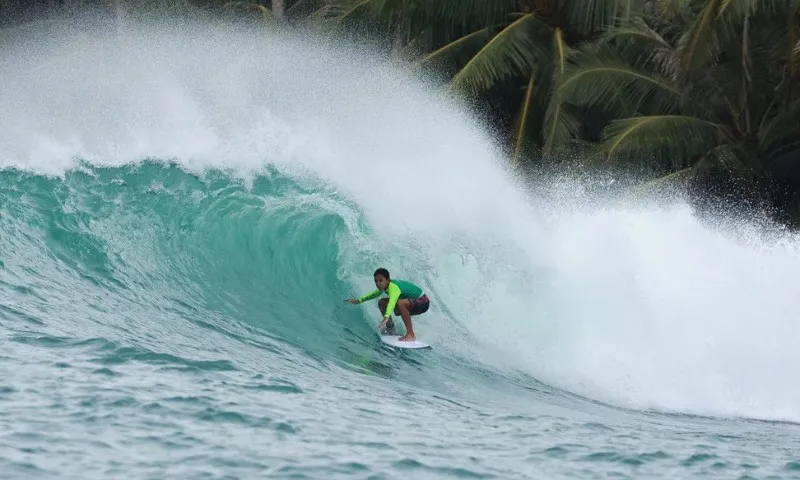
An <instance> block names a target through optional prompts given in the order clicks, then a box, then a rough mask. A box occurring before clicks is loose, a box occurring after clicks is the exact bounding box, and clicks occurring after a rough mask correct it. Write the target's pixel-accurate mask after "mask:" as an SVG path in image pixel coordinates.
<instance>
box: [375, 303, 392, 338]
mask: <svg viewBox="0 0 800 480" xmlns="http://www.w3.org/2000/svg"><path fill="white" fill-rule="evenodd" d="M388 304H389V299H388V298H381V299H380V300H378V309H379V310H380V311H381V317H383V316H384V315H386V305H388ZM383 333H385V334H386V335H395V331H394V321H392V319H391V318H390V319H389V321H388V322H386V326H385V327H384V330H383Z"/></svg>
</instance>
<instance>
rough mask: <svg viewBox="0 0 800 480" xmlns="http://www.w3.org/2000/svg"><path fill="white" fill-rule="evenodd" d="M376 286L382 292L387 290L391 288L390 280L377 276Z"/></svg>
mask: <svg viewBox="0 0 800 480" xmlns="http://www.w3.org/2000/svg"><path fill="white" fill-rule="evenodd" d="M375 286H376V287H378V288H380V289H381V290H386V287H388V286H389V279H388V278H386V277H384V276H383V275H375Z"/></svg>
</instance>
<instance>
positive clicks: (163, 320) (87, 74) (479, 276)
mask: <svg viewBox="0 0 800 480" xmlns="http://www.w3.org/2000/svg"><path fill="white" fill-rule="evenodd" d="M57 25H58V24H56V26H52V25H51V26H50V27H45V26H42V27H40V28H33V29H26V30H22V31H19V32H15V33H12V34H7V36H6V37H4V38H3V42H2V43H0V86H2V88H0V107H1V108H2V115H0V228H1V230H0V231H2V236H0V333H2V338H3V342H2V345H3V348H2V352H0V425H2V432H3V433H2V434H0V472H2V477H3V478H7V479H12V478H37V479H39V478H59V479H64V478H76V479H78V478H80V479H95V478H180V479H184V478H326V479H327V478H370V479H380V478H387V479H388V478H415V479H417V478H419V479H425V478H436V479H439V478H607V477H617V478H692V477H701V478H797V477H800V451H799V450H798V446H799V445H798V440H799V439H800V428H799V427H798V425H797V422H800V403H798V398H800V382H798V380H797V378H796V377H795V376H794V375H795V374H796V368H797V366H798V365H800V350H798V349H797V347H796V343H797V339H798V334H800V328H798V324H800V322H798V319H797V311H798V309H800V296H798V288H797V285H798V281H797V272H798V271H800V249H798V247H799V246H800V241H798V239H797V238H796V237H795V236H794V235H793V234H790V233H785V232H781V231H780V230H779V229H772V230H770V232H768V233H764V231H763V229H762V227H761V226H759V225H755V224H753V225H748V224H741V223H737V224H732V223H727V224H726V223H724V222H723V223H718V224H714V223H709V222H707V221H702V220H700V219H699V218H698V217H697V216H696V215H695V214H694V212H693V210H692V209H691V208H690V206H689V205H688V204H687V203H686V202H685V201H683V200H681V199H680V198H679V197H678V198H671V199H669V200H663V199H662V201H653V202H630V201H612V200H609V199H607V198H605V197H604V198H597V197H595V196H593V194H592V193H591V190H587V189H585V188H584V186H583V185H582V184H581V182H579V181H577V180H574V179H570V178H569V177H559V178H553V179H539V182H538V184H539V185H546V186H547V188H541V189H539V190H537V189H536V188H533V187H530V185H528V184H527V183H525V182H522V181H521V180H520V179H518V178H517V177H515V175H514V174H513V173H512V169H510V168H508V167H507V166H506V165H507V160H506V159H504V158H503V154H502V151H501V149H499V148H498V147H497V146H496V144H495V140H494V136H493V134H492V132H491V131H489V129H488V128H487V127H486V126H485V125H483V124H482V123H481V122H479V121H478V120H477V119H476V117H475V115H473V114H472V113H471V112H470V110H469V109H468V108H467V107H466V106H465V105H464V104H462V103H461V102H460V101H459V99H458V98H455V97H452V96H449V95H448V94H447V93H446V91H444V90H443V89H441V88H438V87H437V86H436V85H431V84H429V83H426V81H425V80H423V79H422V78H421V77H420V76H419V75H418V73H417V72H415V71H414V70H412V69H410V68H409V67H408V66H405V65H403V64H400V63H398V62H395V61H391V60H389V59H386V58H384V57H382V56H381V55H378V54H376V53H374V52H370V51H369V50H368V49H367V48H365V47H363V46H355V45H348V44H345V43H344V42H342V41H332V40H323V39H322V38H320V37H318V36H315V35H313V34H311V33H309V32H303V33H300V32H298V31H293V32H288V31H280V30H279V29H278V30H270V29H265V28H252V27H243V26H241V25H236V26H234V25H225V24H221V23H196V24H194V23H189V22H183V23H181V24H171V25H166V26H165V25H161V26H153V25H150V26H146V27H145V26H139V25H134V24H133V23H131V24H128V25H127V26H126V27H125V28H123V29H121V30H115V29H114V28H96V26H95V27H91V28H90V27H86V28H69V27H59V26H57ZM378 267H386V268H388V269H389V271H390V272H391V273H392V275H393V276H394V277H397V278H404V279H408V280H411V281H412V282H414V283H417V284H418V285H421V286H422V287H423V288H424V289H425V291H426V292H427V293H428V295H429V296H430V297H431V301H432V303H431V309H430V311H429V312H428V313H426V314H425V315H422V316H420V317H416V318H415V330H416V333H417V336H418V338H420V339H423V340H424V341H426V342H429V343H431V344H432V345H433V347H434V348H433V349H432V350H430V351H413V352H412V351H397V350H393V349H391V348H388V347H386V346H384V345H382V344H381V343H380V341H379V339H378V337H377V334H376V329H375V327H376V325H377V324H378V322H379V320H380V318H379V314H378V311H377V305H376V302H373V303H368V304H365V305H359V306H353V305H350V304H347V303H345V302H343V299H345V298H348V297H352V296H356V295H360V294H363V293H365V292H367V291H369V290H371V289H372V288H374V285H373V283H372V272H373V271H374V270H375V269H376V268H378Z"/></svg>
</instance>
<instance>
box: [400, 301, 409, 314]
mask: <svg viewBox="0 0 800 480" xmlns="http://www.w3.org/2000/svg"><path fill="white" fill-rule="evenodd" d="M408 304H409V301H408V300H406V299H403V300H400V301H399V302H397V310H398V311H399V312H401V313H404V312H411V309H410V308H408Z"/></svg>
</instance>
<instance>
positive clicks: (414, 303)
mask: <svg viewBox="0 0 800 480" xmlns="http://www.w3.org/2000/svg"><path fill="white" fill-rule="evenodd" d="M408 300H409V301H410V302H411V315H421V314H423V313H425V312H427V311H428V308H430V306H431V301H430V299H429V298H428V296H427V295H422V296H421V297H419V298H416V299H415V298H409V299H408ZM394 314H395V315H400V311H399V310H398V309H397V307H394Z"/></svg>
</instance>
